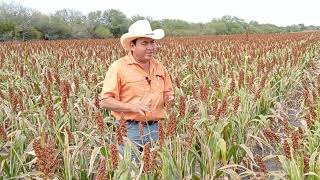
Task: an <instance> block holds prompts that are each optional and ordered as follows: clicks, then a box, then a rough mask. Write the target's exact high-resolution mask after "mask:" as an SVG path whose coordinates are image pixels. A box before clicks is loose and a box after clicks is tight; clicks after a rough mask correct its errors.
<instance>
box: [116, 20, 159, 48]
mask: <svg viewBox="0 0 320 180" xmlns="http://www.w3.org/2000/svg"><path fill="white" fill-rule="evenodd" d="M140 37H147V38H152V39H162V38H163V37H164V31H163V29H155V30H153V31H152V29H151V26H150V23H149V21H148V20H138V21H137V22H135V23H133V24H132V25H131V26H130V27H129V30H128V32H127V33H125V34H123V35H122V36H121V38H120V42H121V45H122V47H123V48H124V49H126V50H129V49H130V47H131V46H130V42H131V41H132V40H134V39H137V38H140Z"/></svg>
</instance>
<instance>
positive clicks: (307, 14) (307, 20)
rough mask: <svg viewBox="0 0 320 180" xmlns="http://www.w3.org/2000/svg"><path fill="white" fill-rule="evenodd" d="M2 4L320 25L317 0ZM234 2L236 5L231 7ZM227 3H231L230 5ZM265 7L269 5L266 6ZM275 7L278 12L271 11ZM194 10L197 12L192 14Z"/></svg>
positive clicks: (22, 0)
mask: <svg viewBox="0 0 320 180" xmlns="http://www.w3.org/2000/svg"><path fill="white" fill-rule="evenodd" d="M1 2H4V3H12V2H13V3H17V4H19V5H21V6H23V7H26V8H31V9H33V10H37V11H40V12H41V13H44V14H47V15H48V14H53V13H54V12H56V11H58V10H62V9H72V10H75V11H80V12H81V13H82V14H83V15H87V14H88V13H89V12H93V11H98V10H100V11H104V10H109V9H116V10H119V11H121V12H122V13H124V14H125V15H126V16H127V17H131V16H134V15H140V16H145V17H150V18H152V19H153V20H162V19H179V20H183V21H187V22H188V23H208V22H210V21H211V20H212V19H214V18H221V17H222V16H225V15H230V16H234V17H237V18H240V19H243V20H244V21H245V22H247V23H249V22H250V21H256V22H258V23H259V24H273V25H276V26H290V25H298V24H304V25H305V26H311V25H312V26H320V13H319V11H317V8H316V7H318V6H317V5H316V4H318V3H317V1H316V0H305V1H298V0H296V1H284V2H283V1H281V2H277V1H276V0H270V1H268V2H260V3H261V4H259V3H257V2H255V1H250V0H244V1H242V2H240V1H234V0H227V1H225V2H215V6H214V7H225V8H220V9H219V8H218V9H214V8H213V7H210V5H212V2H209V1H208V0H198V1H197V2H192V1H190V2H184V3H186V4H184V6H185V7H184V8H181V9H179V11H176V10H175V7H176V6H178V5H179V3H180V2H174V1H172V2H170V1H168V0H163V1H162V2H161V3H162V4H158V6H159V7H150V6H154V5H153V4H154V3H150V1H147V0H138V2H142V3H140V5H141V6H135V5H136V3H137V1H135V2H132V1H129V2H124V1H121V0H118V1H116V0H108V1H103V2H101V1H99V0H90V1H88V0H78V1H76V0H68V1H66V0H65V1H61V0H57V1H55V2H52V1H46V0H44V1H36V0H15V1H14V0H5V1H1ZM147 2H149V3H147ZM166 2H167V3H168V2H169V3H171V6H167V7H162V6H165V4H166ZM230 2H231V4H232V5H229V4H228V3H230ZM245 2H249V3H250V7H248V5H247V4H246V3H245ZM308 2H309V3H308ZM312 2H313V3H312ZM175 3H176V4H175ZM194 3H196V4H194ZM210 3H211V4H210ZM225 3H227V5H226V4H225ZM272 3H275V4H277V6H274V7H273V4H272ZM281 3H282V4H281ZM288 3H290V5H291V7H290V8H289V9H287V10H285V9H284V8H286V6H287V4H288ZM150 4H151V5H150ZM174 4H175V5H174ZM312 4H314V5H312ZM263 5H265V6H264V7H262V6H263ZM173 6H175V7H173ZM101 7H105V8H101ZM194 7H195V8H194ZM306 7H308V8H306ZM172 8H173V9H172ZM210 8H212V9H210ZM261 8H262V9H261ZM271 8H274V9H272V10H271V11H269V10H270V9H271ZM164 9H165V10H166V13H163V11H164ZM159 11H160V12H159ZM192 11H193V13H190V12H192ZM213 11H214V12H213ZM265 11H267V12H265ZM296 12H299V15H298V16H297V15H296ZM205 14H206V15H205ZM280 15H281V16H280ZM253 16H254V17H253Z"/></svg>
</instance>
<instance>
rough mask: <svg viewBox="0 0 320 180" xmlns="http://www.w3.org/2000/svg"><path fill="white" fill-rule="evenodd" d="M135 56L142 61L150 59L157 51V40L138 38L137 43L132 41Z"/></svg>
mask: <svg viewBox="0 0 320 180" xmlns="http://www.w3.org/2000/svg"><path fill="white" fill-rule="evenodd" d="M131 51H132V55H133V57H134V58H135V59H136V60H137V61H139V62H142V63H146V62H148V61H150V60H151V59H152V58H153V56H154V53H155V42H154V39H151V38H138V39H137V41H136V44H135V45H134V44H133V43H131Z"/></svg>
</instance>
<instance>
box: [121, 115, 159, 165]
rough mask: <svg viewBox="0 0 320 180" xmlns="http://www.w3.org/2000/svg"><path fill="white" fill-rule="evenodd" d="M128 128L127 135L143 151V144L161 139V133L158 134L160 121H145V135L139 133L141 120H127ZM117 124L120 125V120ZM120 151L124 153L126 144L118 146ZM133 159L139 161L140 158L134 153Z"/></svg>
mask: <svg viewBox="0 0 320 180" xmlns="http://www.w3.org/2000/svg"><path fill="white" fill-rule="evenodd" d="M126 123H127V129H128V134H127V137H128V139H130V141H131V142H133V143H134V144H135V146H136V147H137V149H138V150H139V151H140V152H142V150H143V146H144V145H145V144H146V143H151V142H157V141H158V139H159V134H158V123H157V122H152V123H143V124H144V125H143V128H144V133H143V136H141V135H140V133H139V122H137V121H127V122H126ZM116 124H117V126H119V124H120V122H119V121H118V120H117V121H116ZM118 150H119V152H120V153H121V154H122V155H123V153H124V145H123V144H120V145H119V146H118ZM131 159H133V160H135V161H136V162H137V161H138V158H137V156H136V155H134V154H133V155H132V157H131Z"/></svg>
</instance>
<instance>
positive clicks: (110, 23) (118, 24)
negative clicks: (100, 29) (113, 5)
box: [102, 9, 129, 37]
mask: <svg viewBox="0 0 320 180" xmlns="http://www.w3.org/2000/svg"><path fill="white" fill-rule="evenodd" d="M102 17H103V23H104V24H105V25H106V26H107V27H108V29H109V30H110V31H111V33H112V34H113V36H114V37H120V36H121V35H122V34H124V33H126V32H127V31H128V27H129V20H128V18H127V17H126V15H125V14H123V13H122V12H121V11H119V10H115V9H110V10H107V11H104V12H103V15H102Z"/></svg>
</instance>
